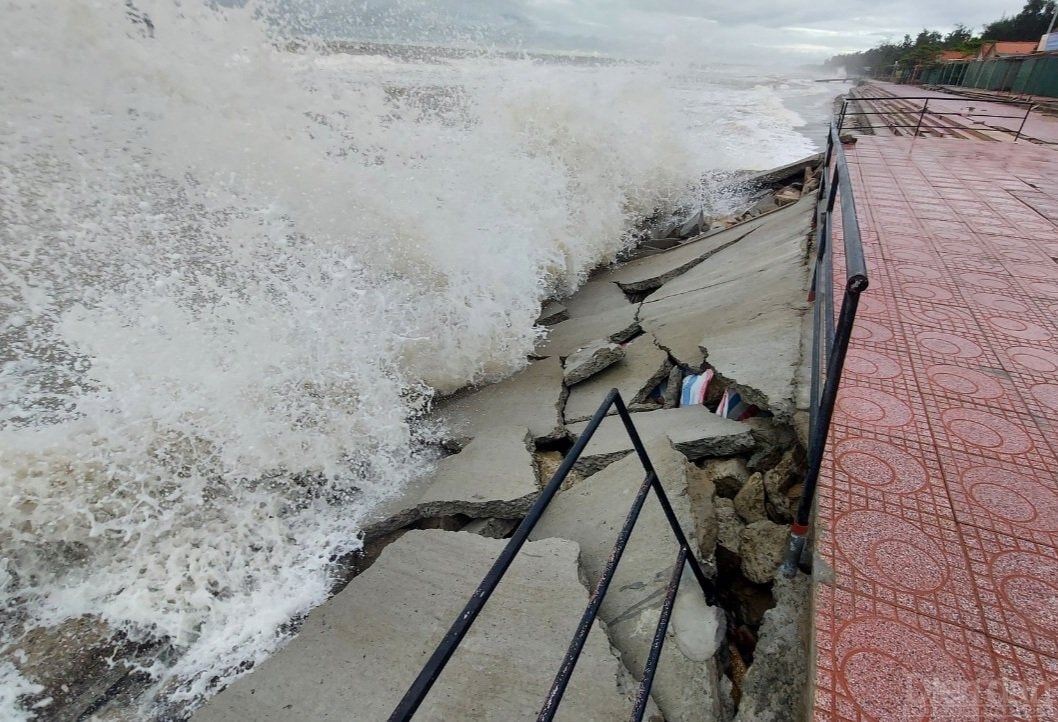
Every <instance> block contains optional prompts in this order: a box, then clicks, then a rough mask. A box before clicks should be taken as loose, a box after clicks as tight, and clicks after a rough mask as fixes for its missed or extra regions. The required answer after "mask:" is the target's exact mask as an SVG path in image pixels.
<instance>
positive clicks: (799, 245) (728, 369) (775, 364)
mask: <svg viewBox="0 0 1058 722" xmlns="http://www.w3.org/2000/svg"><path fill="white" fill-rule="evenodd" d="M814 208H815V207H814V203H813V201H812V199H811V198H805V199H802V200H801V201H798V202H797V203H794V204H791V205H790V206H787V207H786V208H783V209H781V210H779V211H777V212H775V213H773V214H771V215H770V216H768V218H767V221H766V222H765V223H763V224H762V225H761V226H760V227H758V228H757V229H756V230H754V231H752V232H751V233H750V234H749V235H748V236H746V237H745V238H743V239H742V240H741V241H739V242H738V243H736V244H734V245H731V246H729V247H728V248H725V249H724V250H722V251H720V252H719V253H716V254H715V255H714V256H712V257H711V258H709V260H708V261H706V262H705V263H701V264H698V265H697V266H695V267H694V268H692V269H690V270H688V271H686V272H685V273H683V274H682V275H681V276H679V277H678V278H673V279H672V280H670V281H668V282H667V283H666V284H665V285H664V286H662V287H661V288H660V289H658V290H657V291H656V292H655V293H654V294H653V295H651V296H650V297H649V298H648V299H647V300H646V301H645V302H644V303H643V304H642V306H641V308H640V312H639V324H640V325H641V326H642V328H643V329H644V330H645V331H646V332H648V333H651V334H653V336H654V338H655V339H656V340H657V343H658V345H659V346H660V347H661V348H663V349H666V350H667V351H668V352H669V353H670V354H671V355H672V356H673V358H675V359H676V361H677V362H678V363H679V364H680V365H682V366H685V367H686V368H689V369H691V370H692V371H694V372H696V373H700V372H701V371H702V369H703V367H704V361H705V358H706V354H708V360H709V365H711V366H712V367H713V368H714V369H715V370H716V372H717V374H718V375H719V376H721V377H722V378H723V379H727V380H729V381H730V382H731V383H730V384H729V386H730V387H733V388H734V389H735V390H737V391H739V392H740V393H741V394H742V396H743V398H745V399H746V400H747V401H749V402H750V403H754V404H757V405H758V406H760V407H761V408H763V409H768V410H770V411H772V412H773V413H774V414H775V415H776V417H778V419H779V420H780V421H783V422H788V421H789V419H790V417H791V416H792V414H793V411H794V377H795V373H796V370H797V367H798V365H799V364H800V360H801V318H802V316H803V315H804V313H805V310H806V309H807V304H806V295H805V293H806V291H805V289H806V287H807V278H808V276H807V267H806V265H805V264H804V251H803V244H804V242H805V239H806V238H807V236H808V232H809V227H810V224H811V221H812V216H813V213H814ZM648 260H653V259H648Z"/></svg>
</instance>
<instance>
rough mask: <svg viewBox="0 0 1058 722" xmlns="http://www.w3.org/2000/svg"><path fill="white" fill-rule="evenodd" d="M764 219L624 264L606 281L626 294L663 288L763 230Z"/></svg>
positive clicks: (611, 273) (614, 270)
mask: <svg viewBox="0 0 1058 722" xmlns="http://www.w3.org/2000/svg"><path fill="white" fill-rule="evenodd" d="M763 222H764V220H763V219H761V220H759V221H757V220H755V221H752V222H751V223H745V224H743V225H740V226H738V227H735V228H730V229H728V230H725V231H722V232H720V233H715V234H710V235H709V236H708V237H705V238H702V239H700V240H696V241H690V242H689V243H684V244H683V245H681V246H679V247H678V248H675V249H673V250H671V251H668V252H666V253H659V254H656V255H653V256H648V257H646V258H639V259H636V260H634V261H630V262H628V263H625V264H622V265H620V266H618V267H617V268H614V269H613V270H611V271H610V272H609V273H607V274H606V275H605V278H606V279H607V280H609V281H612V282H614V283H616V284H617V285H619V286H620V288H621V290H623V291H624V292H625V293H645V292H647V291H652V290H654V289H656V288H659V287H660V286H661V285H662V284H664V283H665V282H666V281H668V280H669V279H671V278H675V277H676V276H679V275H680V274H681V273H684V272H686V271H688V270H690V269H691V268H694V267H695V266H697V265H698V264H699V263H701V262H702V261H704V260H706V259H708V258H709V257H710V256H712V255H713V254H714V253H717V252H718V251H720V250H723V249H724V248H727V247H728V246H729V245H731V244H732V243H737V242H738V241H739V239H741V238H743V237H744V236H746V235H747V234H748V233H749V232H750V231H752V230H753V229H755V228H757V227H759V226H760V225H761V224H762V223H763Z"/></svg>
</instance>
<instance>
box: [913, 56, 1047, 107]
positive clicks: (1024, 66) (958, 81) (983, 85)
mask: <svg viewBox="0 0 1058 722" xmlns="http://www.w3.org/2000/svg"><path fill="white" fill-rule="evenodd" d="M897 80H898V82H901V83H907V82H912V80H916V81H917V82H919V83H922V84H923V85H958V86H962V87H964V88H980V89H981V90H1002V91H1008V92H1011V93H1018V94H1024V95H1042V96H1047V97H1050V98H1058V55H1050V54H1048V55H1038V56H1035V57H1033V56H1024V57H1020V58H1000V59H997V60H983V61H974V62H970V63H945V64H941V65H932V66H928V67H924V68H919V69H918V76H917V78H916V77H915V75H914V69H910V68H909V69H905V70H903V71H902V72H901V73H899V75H898V78H897Z"/></svg>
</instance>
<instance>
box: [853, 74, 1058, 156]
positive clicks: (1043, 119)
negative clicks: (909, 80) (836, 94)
mask: <svg viewBox="0 0 1058 722" xmlns="http://www.w3.org/2000/svg"><path fill="white" fill-rule="evenodd" d="M874 89H877V90H879V91H882V94H886V93H891V94H893V95H896V96H900V97H905V98H915V100H910V101H907V105H908V107H910V108H913V109H919V110H920V109H921V108H922V105H923V102H924V101H925V100H926V99H929V100H930V101H931V102H930V104H929V110H930V111H933V112H943V113H957V114H960V115H944V116H938V117H937V120H938V121H943V124H944V125H955V126H960V127H965V128H967V129H971V130H985V131H987V130H988V128H989V127H991V128H996V129H1005V130H1006V131H1007V132H1005V133H995V134H994V135H993V136H992V137H993V139H994V140H997V141H1001V142H1008V143H1009V142H1011V141H1013V139H1014V133H1016V132H1017V131H1018V130H1019V129H1020V130H1021V133H1022V136H1023V139H1022V141H1021V142H1031V141H1032V140H1035V141H1038V142H1040V143H1048V144H1056V143H1058V121H1056V120H1055V119H1054V118H1053V117H1051V116H1047V115H1043V114H1041V113H1039V112H1033V113H1031V114H1030V115H1029V118H1028V120H1027V121H1026V122H1025V124H1024V126H1023V127H1022V120H1021V116H1022V115H1024V112H1025V107H1024V106H1016V105H1009V104H1004V103H996V102H989V101H988V100H983V99H979V98H969V97H966V96H964V95H959V94H957V93H946V92H942V91H939V90H927V89H925V88H920V87H917V86H913V85H898V84H896V83H886V82H884V81H880V80H872V81H871V83H870V84H869V85H867V86H865V87H864V88H862V89H861V90H860V95H864V96H869V95H872V94H874V92H873V90H874ZM918 99H922V100H918ZM936 101H943V102H936ZM915 112H916V113H917V110H916V111H915ZM996 116H1013V117H996ZM912 117H917V116H916V115H915V114H912ZM875 122H877V121H875ZM907 134H908V135H910V134H911V129H908V131H907Z"/></svg>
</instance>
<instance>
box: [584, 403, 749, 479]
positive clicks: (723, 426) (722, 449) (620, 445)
mask: <svg viewBox="0 0 1058 722" xmlns="http://www.w3.org/2000/svg"><path fill="white" fill-rule="evenodd" d="M632 422H633V423H634V424H635V426H636V430H637V431H638V432H639V436H640V438H642V439H643V441H644V442H646V441H648V440H650V439H656V438H661V437H665V438H667V439H669V441H671V442H672V445H673V446H674V447H675V448H676V449H677V450H678V451H680V452H681V453H682V454H683V455H684V456H686V457H687V458H688V459H691V460H696V459H702V458H705V457H708V456H734V455H736V454H742V453H745V452H747V451H749V450H751V449H753V447H754V446H755V445H756V440H755V439H754V437H753V433H752V430H751V428H750V427H749V426H748V425H746V424H743V423H742V422H741V421H731V420H730V419H725V418H722V417H720V416H717V415H716V414H714V413H712V412H711V411H709V409H707V408H705V407H704V406H684V407H682V408H678V409H663V410H661V411H647V412H643V413H638V414H632ZM587 425H588V424H587V422H582V423H577V424H570V425H569V426H568V427H567V428H568V429H569V431H570V433H572V434H573V435H574V436H579V435H580V434H581V433H583V431H584V429H585V428H586V427H587ZM631 450H632V442H631V440H630V439H629V438H628V433H627V432H626V431H625V427H624V424H623V423H622V422H621V419H620V417H618V416H608V417H606V418H605V419H603V422H602V424H600V425H599V428H598V430H597V431H596V432H595V436H593V437H592V440H591V441H590V442H589V443H588V446H587V448H586V449H585V450H584V454H583V455H582V456H581V459H580V461H581V463H582V464H584V465H585V469H584V471H585V472H586V473H590V472H591V471H593V470H592V469H589V468H587V467H590V466H591V465H592V463H593V462H596V463H601V464H603V465H605V464H609V463H611V462H612V461H614V458H613V457H614V456H615V455H617V456H618V458H619V456H621V455H624V454H627V453H628V452H630V451H631ZM578 468H579V465H578Z"/></svg>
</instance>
